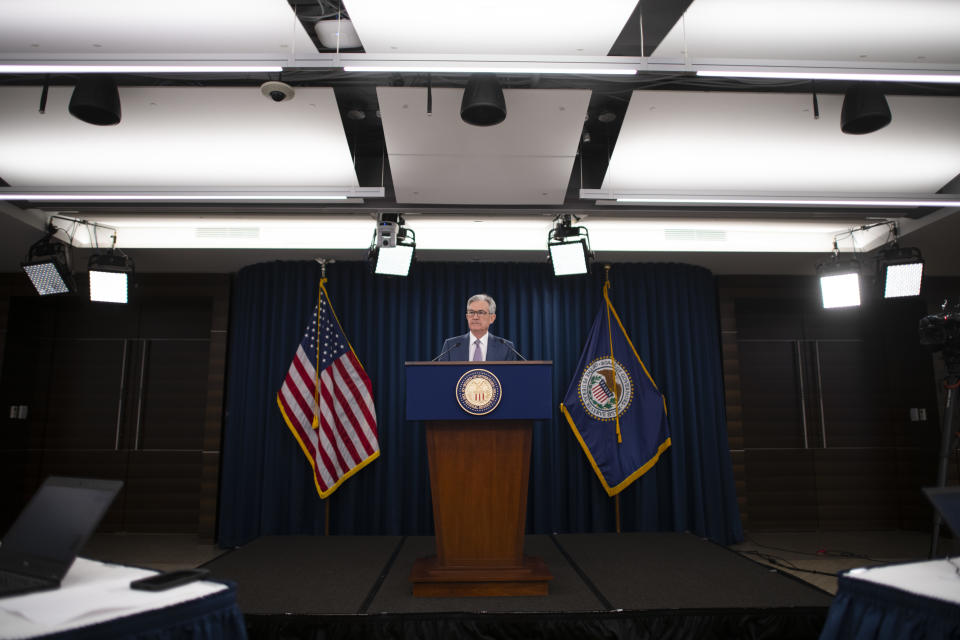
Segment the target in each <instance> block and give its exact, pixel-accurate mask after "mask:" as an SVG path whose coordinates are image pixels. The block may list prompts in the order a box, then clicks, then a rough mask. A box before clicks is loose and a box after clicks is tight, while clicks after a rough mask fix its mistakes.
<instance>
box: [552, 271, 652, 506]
mask: <svg viewBox="0 0 960 640" xmlns="http://www.w3.org/2000/svg"><path fill="white" fill-rule="evenodd" d="M609 289H610V283H609V282H606V283H605V284H604V285H603V300H604V305H603V307H602V308H601V309H600V311H599V312H598V313H597V318H596V320H594V321H593V327H591V329H590V335H589V336H588V337H587V344H586V345H585V346H584V348H583V353H581V354H580V362H579V363H578V364H577V370H576V371H577V373H576V374H575V375H574V378H573V380H572V381H571V382H570V387H569V388H568V389H567V393H566V395H565V396H564V397H563V402H562V403H561V404H560V411H561V412H562V413H563V415H564V416H565V417H566V418H567V422H569V423H570V428H571V429H572V430H573V434H574V435H575V436H576V437H577V440H578V441H579V442H580V446H581V447H583V452H584V453H585V454H587V459H588V460H589V461H590V465H591V466H592V467H593V470H594V472H595V473H596V474H597V477H598V478H600V482H601V483H602V484H603V488H604V489H605V490H606V492H607V495H609V496H615V495H617V494H618V493H620V492H621V491H623V490H624V489H626V488H627V487H628V486H630V483H632V482H633V481H634V480H636V479H637V478H639V477H640V476H642V475H643V474H644V473H646V472H647V471H649V470H650V469H651V468H652V467H653V465H655V464H656V463H657V460H659V459H660V456H661V454H663V452H664V451H666V450H667V449H668V448H669V447H670V429H669V426H668V424H667V401H666V399H665V398H664V397H663V394H661V393H660V391H659V390H658V389H657V385H656V383H655V382H654V381H653V378H652V377H651V376H650V372H649V371H647V368H646V366H644V364H643V361H641V360H640V356H639V355H638V354H637V350H636V349H634V347H633V343H632V342H631V341H630V337H629V336H628V335H627V332H626V330H625V329H624V328H623V323H621V322H620V317H619V316H618V315H617V312H616V310H614V308H613V304H612V303H611V302H610V295H609Z"/></svg>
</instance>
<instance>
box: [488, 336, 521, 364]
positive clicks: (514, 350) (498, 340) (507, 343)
mask: <svg viewBox="0 0 960 640" xmlns="http://www.w3.org/2000/svg"><path fill="white" fill-rule="evenodd" d="M494 338H495V339H496V340H497V342H499V343H500V344H502V345H503V346H505V347H506V348H507V349H510V351H513V352H514V353H515V354H517V355H518V356H520V359H521V360H526V358H524V357H523V354H522V353H520V352H519V351H517V350H516V349H514V348H513V345H512V344H510V343H509V342H508V341H507V340H504V339H503V338H501V337H500V336H494Z"/></svg>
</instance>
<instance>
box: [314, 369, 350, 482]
mask: <svg viewBox="0 0 960 640" xmlns="http://www.w3.org/2000/svg"><path fill="white" fill-rule="evenodd" d="M329 376H330V374H329V373H328V372H327V371H324V372H323V373H322V374H320V404H321V406H322V407H324V408H325V409H326V410H327V411H326V412H323V411H321V412H320V416H321V417H322V420H321V425H322V426H323V433H324V436H326V439H327V442H329V443H330V448H331V449H333V455H334V456H335V457H336V467H334V466H333V465H331V466H330V475H331V476H333V477H334V478H340V477H341V476H343V475H344V474H346V473H347V471H349V470H350V469H351V468H353V464H352V461H348V460H346V459H344V457H343V452H342V451H341V450H340V447H338V446H337V435H336V432H335V430H336V428H337V426H336V425H337V422H338V419H337V414H336V411H334V410H333V402H334V400H333V397H332V396H331V395H330V387H329V381H328V378H329ZM327 413H329V414H332V415H331V418H332V420H329V419H327V417H326V414H327Z"/></svg>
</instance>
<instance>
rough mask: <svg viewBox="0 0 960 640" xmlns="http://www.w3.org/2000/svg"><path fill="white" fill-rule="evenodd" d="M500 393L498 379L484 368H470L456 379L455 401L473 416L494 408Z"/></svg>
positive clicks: (498, 401) (497, 403) (501, 390)
mask: <svg viewBox="0 0 960 640" xmlns="http://www.w3.org/2000/svg"><path fill="white" fill-rule="evenodd" d="M502 394H503V389H502V387H501V386H500V380H498V379H497V376H495V375H493V374H492V373H490V372H489V371H487V370H486V369H470V370H469V371H467V372H466V373H464V374H463V375H462V376H460V379H459V380H458V381H457V403H458V404H459V405H460V408H461V409H463V410H464V411H466V412H467V413H469V414H470V415H473V416H482V415H486V414H488V413H490V412H491V411H493V410H494V409H496V408H497V405H499V404H500V398H501V396H502Z"/></svg>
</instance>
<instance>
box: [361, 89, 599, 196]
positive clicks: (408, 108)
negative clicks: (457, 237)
mask: <svg viewBox="0 0 960 640" xmlns="http://www.w3.org/2000/svg"><path fill="white" fill-rule="evenodd" d="M503 93H504V100H505V102H506V106H507V118H506V120H504V121H503V122H502V123H500V124H498V125H495V126H492V127H475V126H472V125H468V124H465V123H464V122H463V121H461V120H460V102H461V99H462V97H463V90H462V89H449V88H441V89H434V90H433V105H432V106H433V109H432V113H431V114H427V91H426V89H423V88H411V87H379V88H378V89H377V96H378V98H379V101H380V111H381V114H382V117H383V130H384V137H385V139H386V145H387V153H388V154H389V157H390V169H391V173H392V174H393V185H394V190H395V191H396V194H397V201H398V202H401V203H437V204H442V203H450V204H452V203H462V204H562V203H563V197H564V194H565V192H566V187H567V184H568V182H569V180H570V172H571V170H572V168H573V161H574V158H575V157H576V153H577V145H578V143H579V140H580V134H581V131H582V129H583V119H584V116H585V115H586V112H587V105H588V103H589V101H590V92H589V91H585V90H579V89H562V90H550V89H526V90H511V89H507V90H505V91H504V92H503Z"/></svg>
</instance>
